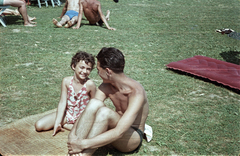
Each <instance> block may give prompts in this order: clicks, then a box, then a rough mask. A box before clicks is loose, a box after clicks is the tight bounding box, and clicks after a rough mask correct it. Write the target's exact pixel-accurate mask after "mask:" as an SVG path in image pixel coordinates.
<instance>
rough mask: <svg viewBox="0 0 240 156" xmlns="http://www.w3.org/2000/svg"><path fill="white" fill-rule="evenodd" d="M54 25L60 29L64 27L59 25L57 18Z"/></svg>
mask: <svg viewBox="0 0 240 156" xmlns="http://www.w3.org/2000/svg"><path fill="white" fill-rule="evenodd" d="M53 24H54V25H56V26H57V27H58V28H61V27H62V25H61V24H59V23H58V21H57V20H56V19H55V18H53Z"/></svg>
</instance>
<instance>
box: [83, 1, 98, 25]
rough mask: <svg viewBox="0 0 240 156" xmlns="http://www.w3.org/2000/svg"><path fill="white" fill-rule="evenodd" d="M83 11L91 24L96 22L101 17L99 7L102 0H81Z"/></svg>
mask: <svg viewBox="0 0 240 156" xmlns="http://www.w3.org/2000/svg"><path fill="white" fill-rule="evenodd" d="M81 3H82V5H83V12H84V15H85V17H86V18H87V20H88V21H89V23H90V24H96V23H97V22H98V21H99V20H100V19H101V17H100V14H99V10H98V7H99V6H100V2H99V1H97V0H81Z"/></svg>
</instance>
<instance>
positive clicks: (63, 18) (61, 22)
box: [59, 15, 70, 25]
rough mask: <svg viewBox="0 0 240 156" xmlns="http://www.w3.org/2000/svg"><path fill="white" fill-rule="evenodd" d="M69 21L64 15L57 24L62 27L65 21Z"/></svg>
mask: <svg viewBox="0 0 240 156" xmlns="http://www.w3.org/2000/svg"><path fill="white" fill-rule="evenodd" d="M69 20H70V18H69V16H67V15H64V16H63V17H62V19H61V21H60V22H59V24H61V25H64V24H66V23H67V21H69Z"/></svg>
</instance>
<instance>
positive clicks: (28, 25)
mask: <svg viewBox="0 0 240 156" xmlns="http://www.w3.org/2000/svg"><path fill="white" fill-rule="evenodd" d="M24 26H26V27H36V25H33V24H31V23H28V24H24Z"/></svg>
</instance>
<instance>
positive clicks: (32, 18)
mask: <svg viewBox="0 0 240 156" xmlns="http://www.w3.org/2000/svg"><path fill="white" fill-rule="evenodd" d="M3 15H15V16H21V14H20V13H19V11H18V9H15V10H12V9H5V10H4V11H3ZM28 19H29V20H30V21H33V20H35V19H36V17H30V16H28Z"/></svg>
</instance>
